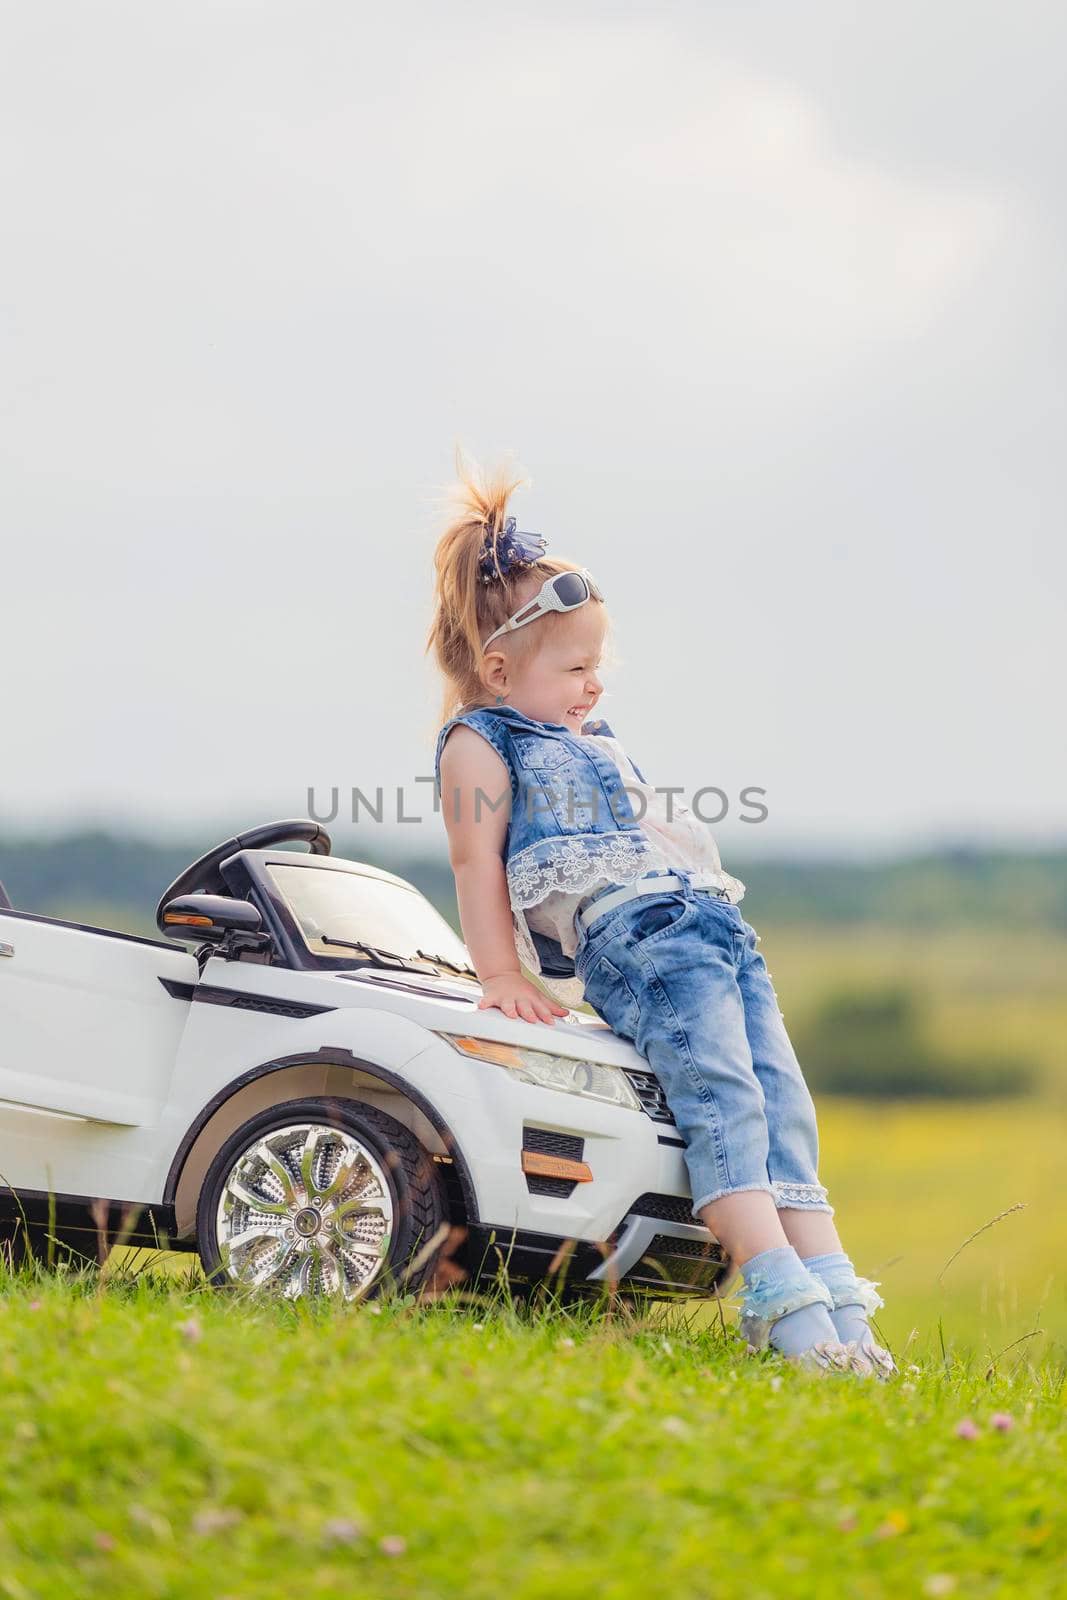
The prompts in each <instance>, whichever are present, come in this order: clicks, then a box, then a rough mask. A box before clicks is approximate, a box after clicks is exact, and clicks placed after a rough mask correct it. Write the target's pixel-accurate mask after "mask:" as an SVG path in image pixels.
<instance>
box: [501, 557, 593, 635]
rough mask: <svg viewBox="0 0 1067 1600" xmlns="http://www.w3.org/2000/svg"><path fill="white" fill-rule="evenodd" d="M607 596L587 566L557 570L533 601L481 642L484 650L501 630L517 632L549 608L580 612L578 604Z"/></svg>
mask: <svg viewBox="0 0 1067 1600" xmlns="http://www.w3.org/2000/svg"><path fill="white" fill-rule="evenodd" d="M603 598H604V596H603V595H602V594H601V592H600V590H599V589H598V588H597V586H596V584H595V582H594V581H593V575H592V573H590V572H587V571H586V569H585V568H584V567H582V568H580V569H579V570H578V571H577V572H556V573H554V574H553V575H552V577H551V578H546V579H545V581H544V583H543V584H542V585H541V587H540V589H539V590H538V591H537V593H536V594H535V595H534V597H533V599H532V600H527V602H526V604H525V605H524V606H520V607H519V609H518V610H517V611H516V612H515V613H514V614H513V615H512V616H510V617H509V618H508V620H507V621H506V622H505V623H502V624H501V626H500V627H499V628H497V629H496V631H495V633H491V634H490V635H489V637H488V639H487V640H486V641H485V643H484V644H483V645H482V652H483V654H484V652H485V651H486V650H488V648H489V646H490V645H491V644H492V642H493V640H494V639H498V638H499V637H500V635H501V634H502V633H514V632H515V629H516V628H524V627H525V626H526V624H527V623H528V622H536V621H537V619H538V617H543V616H544V615H545V613H546V612H548V611H577V609H578V607H579V606H584V605H585V603H586V601H587V600H603Z"/></svg>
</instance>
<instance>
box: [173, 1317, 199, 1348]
mask: <svg viewBox="0 0 1067 1600" xmlns="http://www.w3.org/2000/svg"><path fill="white" fill-rule="evenodd" d="M178 1332H179V1333H180V1334H181V1336H182V1338H183V1339H188V1341H189V1343H190V1344H195V1343H196V1341H197V1340H198V1339H201V1338H203V1330H202V1329H201V1327H200V1324H199V1322H198V1321H197V1320H196V1318H195V1317H190V1318H189V1320H188V1322H179V1324H178Z"/></svg>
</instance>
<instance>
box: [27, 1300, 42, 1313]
mask: <svg viewBox="0 0 1067 1600" xmlns="http://www.w3.org/2000/svg"><path fill="white" fill-rule="evenodd" d="M26 1309H27V1310H28V1311H40V1309H41V1302H40V1301H39V1300H31V1301H30V1303H29V1305H28V1306H27V1308H26Z"/></svg>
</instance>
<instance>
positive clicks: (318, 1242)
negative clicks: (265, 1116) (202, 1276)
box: [216, 1122, 393, 1300]
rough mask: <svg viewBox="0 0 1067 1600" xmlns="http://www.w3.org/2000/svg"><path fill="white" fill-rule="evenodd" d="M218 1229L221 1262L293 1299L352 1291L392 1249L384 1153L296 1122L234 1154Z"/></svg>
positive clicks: (351, 1295) (359, 1291)
mask: <svg viewBox="0 0 1067 1600" xmlns="http://www.w3.org/2000/svg"><path fill="white" fill-rule="evenodd" d="M216 1232H217V1239H218V1247H219V1260H220V1263H221V1265H222V1266H223V1268H224V1269H225V1271H226V1273H227V1275H228V1276H229V1277H230V1278H232V1279H233V1280H234V1281H235V1282H239V1283H243V1284H248V1285H249V1286H251V1287H254V1288H260V1287H262V1286H264V1285H267V1284H270V1285H271V1286H273V1287H275V1288H277V1289H280V1290H281V1292H282V1293H283V1294H285V1295H286V1296H287V1297H288V1298H289V1299H295V1298H297V1297H298V1296H300V1295H304V1294H316V1293H327V1294H339V1295H341V1296H342V1297H343V1298H344V1299H346V1300H356V1299H358V1298H359V1297H360V1296H361V1295H363V1294H365V1293H366V1291H367V1289H368V1288H369V1287H370V1285H371V1283H372V1282H373V1280H374V1279H375V1278H376V1277H377V1276H378V1274H379V1273H380V1271H381V1268H382V1263H383V1262H384V1260H385V1258H386V1256H387V1255H388V1252H389V1243H390V1240H391V1238H392V1235H393V1202H392V1196H391V1193H390V1190H389V1184H388V1182H387V1180H386V1176H385V1173H384V1171H383V1170H382V1167H381V1165H380V1163H379V1161H378V1158H377V1157H376V1156H375V1155H374V1154H373V1152H372V1151H371V1150H370V1149H369V1148H368V1147H367V1146H366V1145H365V1144H364V1143H363V1142H362V1141H361V1140H360V1139H359V1138H357V1137H356V1135H354V1134H351V1133H348V1132H347V1131H346V1130H345V1129H343V1128H332V1127H329V1126H327V1125H325V1124H323V1123H317V1122H299V1123H293V1124H291V1125H290V1126H289V1127H286V1128H276V1129H274V1130H273V1131H272V1132H271V1133H267V1134H264V1135H263V1137H262V1138H260V1139H257V1140H256V1141H255V1142H254V1143H253V1144H251V1145H249V1147H248V1149H247V1150H245V1151H244V1152H243V1153H242V1154H241V1155H240V1156H238V1158H237V1160H236V1161H235V1162H234V1164H233V1166H232V1167H231V1168H230V1170H229V1172H228V1173H227V1175H226V1181H225V1182H224V1184H223V1186H222V1197H221V1199H220V1201H219V1208H218V1216H217V1221H216Z"/></svg>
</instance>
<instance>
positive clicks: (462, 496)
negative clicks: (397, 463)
mask: <svg viewBox="0 0 1067 1600" xmlns="http://www.w3.org/2000/svg"><path fill="white" fill-rule="evenodd" d="M456 475H457V479H458V482H457V483H455V484H454V485H453V487H452V489H451V490H450V492H449V499H450V500H451V501H452V502H453V504H454V507H455V515H454V517H453V519H452V521H451V522H450V523H449V524H448V526H447V528H446V529H445V531H444V532H443V533H442V534H441V537H440V538H439V539H438V541H437V548H436V550H435V551H434V573H435V582H434V601H433V606H434V610H433V620H432V622H431V624H430V630H429V634H428V636H427V639H426V649H425V652H424V653H428V652H429V651H430V650H431V649H432V650H433V653H434V658H435V660H436V662H437V665H438V668H439V669H440V672H441V675H442V677H443V679H444V685H445V686H444V692H443V696H442V700H441V723H442V725H443V724H444V723H446V722H448V721H449V720H450V718H452V717H453V716H455V715H456V714H457V712H459V711H469V710H472V709H473V708H474V707H476V706H479V705H489V704H491V703H492V702H491V697H490V695H489V694H488V693H487V691H486V688H485V685H484V684H483V682H482V679H481V674H480V670H479V669H480V666H481V661H482V646H483V644H484V642H485V640H486V639H487V638H488V637H489V635H490V634H491V633H492V632H493V631H494V630H495V629H496V628H499V627H500V626H501V624H502V623H504V622H506V621H507V619H508V618H509V617H510V616H511V615H512V614H513V613H514V612H515V611H517V610H518V608H519V606H520V605H522V604H523V602H524V600H526V599H527V598H528V597H529V595H530V594H533V593H536V591H537V590H538V589H539V588H540V586H541V584H542V583H543V582H544V581H545V579H546V578H548V577H551V576H552V575H554V574H555V573H558V572H572V571H574V564H573V563H571V562H569V561H563V560H560V559H559V558H558V557H555V556H541V557H539V558H538V560H536V561H533V562H530V563H529V564H528V565H526V566H522V567H519V568H513V569H512V570H511V571H510V572H503V573H502V572H500V570H499V565H498V563H497V562H494V570H493V572H492V575H491V577H490V581H489V582H488V583H487V582H486V581H485V578H484V576H483V574H482V571H481V561H482V557H483V556H484V555H485V553H486V550H487V549H490V550H491V551H492V553H493V555H494V556H496V555H497V551H498V542H499V540H500V536H501V534H502V533H503V531H504V523H505V520H506V518H507V514H508V503H509V501H510V499H511V496H512V494H513V493H514V492H515V490H516V489H518V488H520V487H521V486H523V485H524V484H525V483H526V481H527V480H526V479H524V478H523V477H521V476H516V475H515V473H514V471H513V470H512V469H508V468H506V467H498V468H497V469H496V471H495V472H492V473H485V472H483V471H482V469H481V468H480V467H478V466H477V465H476V464H474V463H471V462H468V461H467V460H466V458H465V457H464V455H463V452H462V450H461V449H459V448H458V447H457V450H456ZM556 620H557V618H556V617H555V616H551V615H550V616H546V617H541V618H539V619H538V621H537V622H536V623H534V624H533V625H532V626H531V627H528V628H519V629H517V630H516V631H515V633H513V634H505V635H504V636H503V637H502V638H500V639H498V640H495V641H494V646H493V648H494V649H501V650H503V651H504V653H505V654H506V656H507V658H508V660H509V662H511V663H512V664H513V665H516V666H518V665H519V664H520V663H521V662H523V661H525V660H529V659H530V657H532V656H533V655H534V654H535V653H536V652H537V650H538V649H540V647H541V645H542V644H543V642H544V638H545V634H544V629H545V628H546V626H551V625H552V624H553V622H555V621H556Z"/></svg>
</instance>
